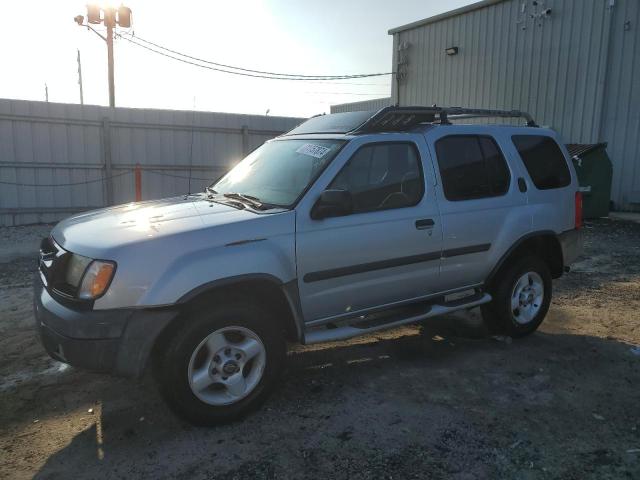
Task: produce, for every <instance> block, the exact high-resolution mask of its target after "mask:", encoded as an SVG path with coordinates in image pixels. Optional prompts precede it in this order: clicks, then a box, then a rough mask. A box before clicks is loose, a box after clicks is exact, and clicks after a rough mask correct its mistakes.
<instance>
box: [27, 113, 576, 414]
mask: <svg viewBox="0 0 640 480" xmlns="http://www.w3.org/2000/svg"><path fill="white" fill-rule="evenodd" d="M482 116H484V117H524V118H526V120H527V125H526V126H498V125H481V124H477V125H476V124H467V125H461V124H458V123H456V124H452V123H451V120H453V119H461V118H467V117H482ZM580 226H581V197H580V194H579V193H578V183H577V180H576V174H575V172H574V170H573V167H572V164H571V162H570V161H569V156H568V154H567V151H566V149H565V147H564V146H563V145H562V144H561V143H560V142H559V141H558V137H557V135H556V133H554V132H553V131H551V130H548V129H543V128H537V127H536V126H535V124H534V122H533V120H532V119H531V117H530V116H528V115H527V114H525V113H522V112H514V111H509V112H505V111H493V110H492V111H486V110H470V109H461V108H441V107H440V108H438V107H415V108H414V107H387V108H384V109H382V110H380V111H378V112H353V113H342V114H334V115H323V116H318V117H314V118H311V119H309V120H308V121H306V122H304V123H303V124H301V125H300V126H298V127H296V128H295V129H293V130H292V131H290V132H288V133H287V134H285V135H282V136H280V137H278V138H276V139H274V140H271V141H269V142H267V143H265V144H264V145H262V146H261V147H260V148H258V149H257V150H255V151H254V152H253V153H251V154H250V155H249V156H248V157H246V158H245V159H244V160H243V161H241V162H240V163H239V164H238V165H236V166H235V167H234V168H233V169H232V170H231V171H230V172H229V173H227V174H226V175H225V176H224V177H222V178H221V179H220V180H218V181H216V182H215V183H213V184H212V185H211V186H210V187H208V188H207V189H206V191H204V192H202V193H199V194H190V195H186V196H181V197H176V198H170V199H164V200H157V201H149V202H142V203H131V204H127V205H122V206H117V207H112V208H105V209H102V210H97V211H93V212H88V213H84V214H80V215H77V216H74V217H71V218H69V219H67V220H64V221H62V222H60V223H59V224H58V225H57V226H56V227H55V228H54V229H53V231H52V232H51V235H50V237H48V238H46V239H44V240H43V242H42V246H41V252H40V267H39V273H40V275H39V277H40V278H39V279H38V280H37V281H36V295H35V310H36V318H37V325H38V329H39V331H40V334H41V339H42V343H43V344H44V346H45V348H46V350H47V351H48V352H49V353H50V355H51V356H52V357H54V358H56V359H58V360H61V361H63V362H68V363H70V364H72V365H77V366H79V367H84V368H88V369H91V370H100V371H108V372H112V373H116V374H120V375H128V376H140V375H141V374H142V373H143V371H144V370H145V368H146V367H147V366H150V367H153V368H152V369H153V372H154V373H155V376H156V378H157V380H158V384H159V386H160V388H161V391H162V392H163V395H164V397H165V398H166V400H167V401H168V403H169V405H170V406H171V407H172V408H173V409H174V411H176V412H177V413H178V414H180V415H181V416H183V417H184V418H186V419H188V420H189V421H191V422H194V423H198V424H217V423H222V422H226V421H230V420H233V419H235V418H238V417H240V416H241V415H243V414H245V413H246V412H248V411H250V410H251V409H253V408H255V407H256V406H258V405H259V404H260V402H261V401H263V400H264V399H265V397H266V396H267V394H268V392H269V390H270V389H271V388H272V387H273V385H274V383H275V380H276V379H277V376H278V373H279V372H280V370H281V369H282V368H283V364H284V360H285V357H286V342H287V341H290V342H300V343H303V344H309V343H314V342H327V341H332V340H342V339H345V338H349V337H353V336H356V335H362V334H366V333H369V332H372V331H375V330H379V329H383V328H389V327H394V326H397V325H402V324H406V323H410V322H417V321H422V320H425V319H427V318H429V317H433V316H436V315H441V314H444V313H448V312H452V311H455V310H460V309H468V308H471V307H475V306H481V308H482V313H483V318H484V320H485V322H486V324H487V326H488V328H489V329H490V330H491V331H492V332H495V333H500V334H505V335H510V336H512V337H522V336H524V335H528V334H530V333H532V332H533V331H534V330H536V328H537V327H538V325H540V323H541V322H542V320H543V319H544V317H545V315H546V313H547V310H548V309H549V303H550V300H551V283H552V279H553V278H558V277H560V276H561V275H562V274H563V272H565V271H568V268H569V267H568V265H569V264H570V263H571V262H572V261H573V260H574V259H575V258H576V256H577V255H578V254H579V251H580V249H581V236H580Z"/></svg>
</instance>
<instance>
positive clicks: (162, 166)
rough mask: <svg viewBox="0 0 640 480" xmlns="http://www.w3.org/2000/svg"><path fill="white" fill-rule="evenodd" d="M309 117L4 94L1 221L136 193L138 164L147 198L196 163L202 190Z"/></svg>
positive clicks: (182, 180)
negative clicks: (118, 105)
mask: <svg viewBox="0 0 640 480" xmlns="http://www.w3.org/2000/svg"><path fill="white" fill-rule="evenodd" d="M301 121H302V119H299V118H287V117H266V116H258V115H236V114H228V113H209V112H188V111H170V110H144V109H128V108H116V109H110V108H107V107H98V106H80V105H68V104H59V103H45V102H31V101H22V100H2V99H0V225H23V224H29V223H39V222H53V221H56V220H59V219H61V218H63V217H65V216H67V215H69V214H70V213H72V212H76V211H81V210H86V209H90V208H97V207H102V206H105V205H108V204H118V203H125V202H129V201H132V200H134V198H135V188H134V175H133V173H132V169H133V168H134V167H135V166H136V164H140V166H141V169H142V198H143V199H151V198H161V197H166V196H171V195H176V194H180V193H185V192H186V191H187V189H188V176H189V168H190V164H191V168H192V177H193V178H192V183H191V185H192V190H193V191H198V190H202V189H203V188H204V186H205V184H208V183H210V181H211V179H214V178H216V177H217V176H219V175H221V174H222V173H224V172H225V171H226V170H227V169H228V168H229V166H230V165H232V164H233V163H235V162H236V161H238V160H239V159H241V158H242V157H243V156H244V155H245V154H246V153H248V152H250V151H251V150H253V149H254V148H256V147H258V146H259V145H261V144H262V143H264V141H266V140H268V139H270V138H273V137H275V136H277V135H279V134H280V133H282V132H284V131H287V130H290V129H291V128H293V127H294V126H296V125H297V124H299V123H300V122H301ZM105 178H107V180H105ZM3 182H4V183H3ZM87 182H89V183H87ZM15 184H21V185H15ZM69 184H71V185H69ZM31 185H38V186H31ZM50 185H63V186H50Z"/></svg>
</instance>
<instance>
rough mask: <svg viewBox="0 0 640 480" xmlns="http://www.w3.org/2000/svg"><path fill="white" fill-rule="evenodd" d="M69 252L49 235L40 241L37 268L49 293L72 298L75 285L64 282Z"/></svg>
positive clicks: (74, 292)
mask: <svg viewBox="0 0 640 480" xmlns="http://www.w3.org/2000/svg"><path fill="white" fill-rule="evenodd" d="M70 257H71V254H70V253H69V252H67V251H66V250H64V249H63V248H62V247H61V246H60V245H58V244H57V243H56V242H55V240H54V239H53V238H51V237H47V238H43V239H42V242H40V261H39V266H38V269H39V270H40V278H41V279H42V282H43V283H44V286H45V287H46V289H47V290H48V291H49V292H50V293H57V294H59V295H62V296H63V297H67V298H73V297H75V295H76V287H74V286H73V285H69V284H68V283H67V282H66V272H67V262H68V261H69V258H70Z"/></svg>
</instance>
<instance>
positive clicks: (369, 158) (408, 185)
mask: <svg viewBox="0 0 640 480" xmlns="http://www.w3.org/2000/svg"><path fill="white" fill-rule="evenodd" d="M329 188H332V189H341V190H348V191H349V192H351V194H352V195H353V204H354V213H361V212H371V211H374V210H384V209H388V208H401V207H409V206H412V205H416V204H417V203H418V202H419V201H420V199H421V198H422V195H423V193H424V181H423V178H422V170H421V169H420V158H419V156H418V152H417V150H416V148H415V146H414V145H412V144H409V143H378V144H374V145H367V146H364V147H362V148H361V149H360V150H358V151H357V152H356V153H355V154H354V155H353V157H351V159H350V160H349V162H347V164H346V165H345V167H344V168H343V169H342V170H341V171H340V173H339V174H338V175H337V176H336V178H335V179H334V180H333V182H331V185H330V186H329Z"/></svg>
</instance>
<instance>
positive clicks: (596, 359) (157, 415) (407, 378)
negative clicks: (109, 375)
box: [36, 314, 640, 478]
mask: <svg viewBox="0 0 640 480" xmlns="http://www.w3.org/2000/svg"><path fill="white" fill-rule="evenodd" d="M639 365H640V358H638V357H634V356H633V354H631V353H630V345H628V344H626V343H623V342H618V341H615V340H605V339H602V338H598V337H591V336H580V335H570V334H565V333H553V334H551V333H545V332H543V331H541V332H537V333H536V334H534V335H532V336H531V337H528V338H526V339H522V340H518V341H513V343H508V341H505V340H504V339H500V340H495V339H494V338H492V337H490V336H488V335H487V333H486V331H485V330H484V328H483V327H482V325H481V324H479V323H478V319H477V318H474V315H473V314H472V315H454V316H447V317H442V318H437V319H432V320H431V321H429V322H428V323H426V324H425V325H422V326H419V327H408V328H404V329H399V330H397V331H395V332H386V333H379V334H376V335H370V336H368V337H366V338H359V339H357V341H356V340H354V341H352V342H342V343H340V344H335V345H320V346H313V347H303V348H300V349H295V350H293V351H292V352H291V353H290V355H289V362H288V370H287V372H286V373H285V375H284V378H283V380H282V382H281V384H280V385H279V387H278V388H277V389H276V391H275V392H274V394H273V395H272V396H271V397H270V399H269V400H268V401H267V402H266V404H265V405H264V406H263V407H262V408H261V409H260V410H259V411H257V412H255V413H253V414H251V415H249V416H248V417H247V418H245V419H244V420H243V421H240V422H236V423H233V424H230V425H225V426H220V427H216V428H196V427H192V426H190V425H187V424H185V423H183V422H182V421H180V420H178V419H177V418H176V417H174V416H173V415H172V414H171V413H170V412H169V411H168V409H167V408H166V407H165V406H164V404H163V402H162V401H161V400H160V398H159V397H158V395H157V394H156V393H155V389H154V388H153V385H152V382H150V381H149V380H148V379H147V380H146V381H144V382H143V383H142V384H136V383H133V382H129V381H122V380H116V379H110V380H108V381H107V380H102V381H100V382H96V381H94V380H92V379H89V380H90V381H91V384H92V387H95V389H92V390H86V389H85V386H84V385H79V384H77V383H75V384H73V385H65V386H64V388H65V389H76V390H77V395H79V396H80V397H82V396H83V395H84V400H85V401H86V400H93V399H98V400H99V401H98V405H99V408H98V411H97V412H96V419H95V422H93V423H92V424H91V425H90V426H89V427H88V428H85V429H83V430H82V431H80V432H79V433H77V434H75V435H74V436H73V439H72V440H71V442H70V443H68V445H66V446H65V447H64V448H61V449H60V450H59V451H57V452H56V453H54V454H53V455H50V456H49V457H48V458H47V459H46V461H45V462H44V464H43V465H42V467H41V468H40V469H39V471H38V472H37V474H36V478H62V477H65V478H66V477H69V476H74V477H77V478H97V477H100V478H109V477H133V476H135V477H137V478H217V477H224V478H275V477H284V478H291V477H293V478H318V477H331V478H370V477H382V476H385V475H390V474H392V475H393V476H394V477H397V478H403V477H407V476H412V475H413V476H415V475H420V474H421V472H425V471H427V470H425V469H429V470H428V471H430V472H432V473H434V475H433V476H434V478H449V477H456V475H451V473H452V472H454V473H455V472H461V471H468V472H471V473H473V474H474V475H472V476H470V477H464V476H458V478H476V477H480V478H483V477H492V476H493V477H495V476H508V477H515V476H519V474H518V472H520V471H521V470H522V469H524V468H525V467H523V465H524V463H523V462H524V461H525V458H526V459H532V460H531V462H532V464H534V462H535V464H536V465H538V466H539V465H546V467H545V468H548V469H551V470H549V471H550V472H555V474H553V475H547V476H548V477H549V478H564V477H566V475H568V474H571V475H572V477H571V478H601V477H602V476H603V474H606V475H613V477H614V478H615V477H616V475H619V474H622V473H625V472H632V473H637V472H639V470H638V469H639V468H640V467H639V466H638V461H637V460H638V459H637V458H635V457H634V456H633V454H626V453H625V451H626V449H629V448H630V447H629V445H634V444H636V443H637V442H638V440H640V438H639V437H638V433H637V430H631V429H630V426H629V421H630V420H631V419H630V418H629V413H630V412H633V411H636V412H637V405H638V401H640V396H639V393H638V390H637V388H634V387H633V385H637V384H638V382H640V368H639ZM66 413H68V412H65V411H64V410H62V411H56V412H55V414H52V415H51V418H52V419H53V418H54V417H62V418H64V416H65V415H66ZM599 418H603V419H604V420H598V419H599ZM52 421H53V420H52ZM634 421H637V419H635V420H634ZM594 432H597V435H595V437H594ZM514 444H516V445H522V447H520V448H515V447H513V448H512V445H514ZM567 445H571V447H570V448H566V446H567ZM523 448H524V449H525V451H526V455H525V454H524V453H523V451H522V449H523ZM496 452H498V453H496ZM636 457H637V455H636ZM528 461H529V460H527V462H528ZM634 462H635V463H634ZM463 465H466V467H464V468H462V467H461V466H463ZM526 465H527V466H526V468H529V463H526ZM531 468H533V467H531ZM539 468H541V467H539ZM465 469H466V470H465ZM554 469H555V470H554ZM540 474H542V471H540ZM534 476H535V475H534Z"/></svg>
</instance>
